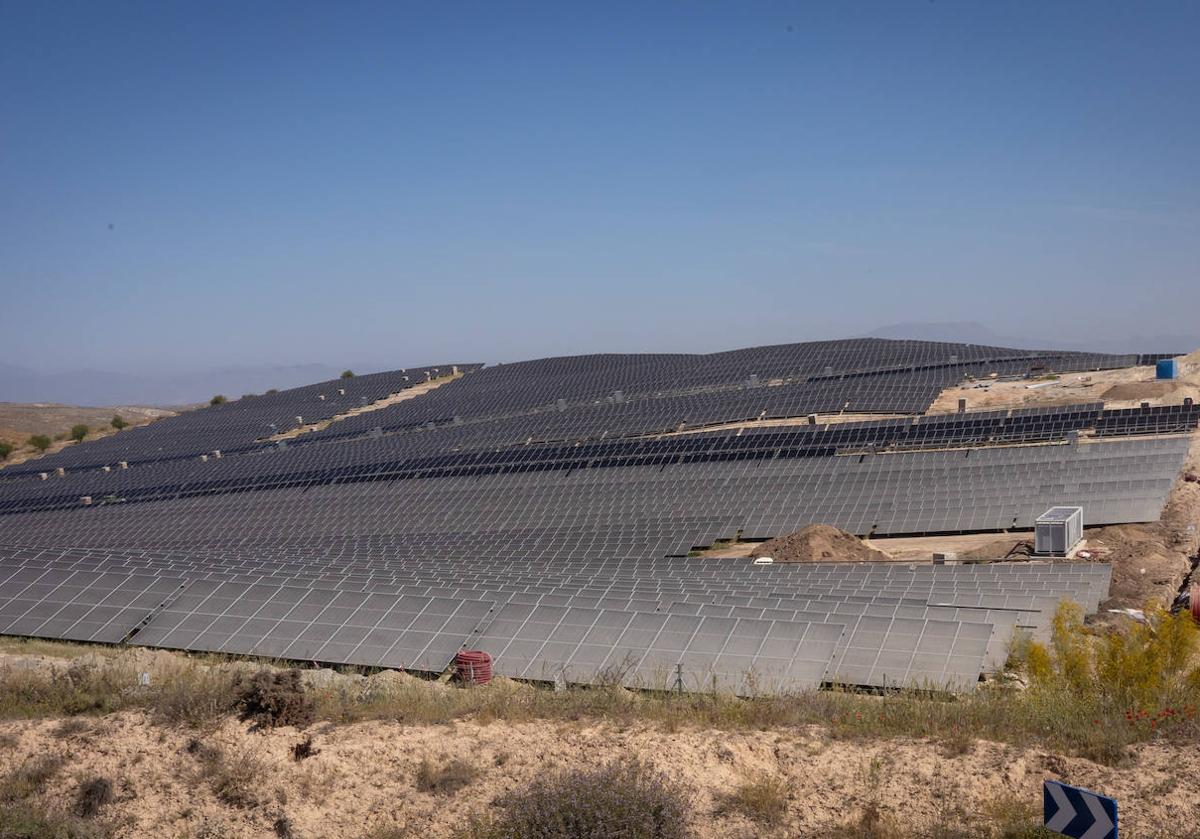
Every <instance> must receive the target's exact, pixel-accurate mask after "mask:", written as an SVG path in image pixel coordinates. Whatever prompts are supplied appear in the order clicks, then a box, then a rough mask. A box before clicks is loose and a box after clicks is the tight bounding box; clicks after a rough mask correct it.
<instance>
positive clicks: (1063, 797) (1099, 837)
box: [1042, 781, 1117, 839]
mask: <svg viewBox="0 0 1200 839" xmlns="http://www.w3.org/2000/svg"><path fill="white" fill-rule="evenodd" d="M1042 808H1043V812H1044V814H1045V818H1046V829H1047V830H1053V831H1055V832H1056V833H1061V834H1062V835H1063V836H1070V837H1072V839H1117V800H1116V799H1115V798H1109V797H1108V796H1105V795H1098V794H1096V793H1094V792H1088V791H1087V790H1085V789H1080V788H1079V787H1069V786H1067V785H1066V784H1060V783H1059V782H1058V781H1046V782H1045V783H1044V784H1043V786H1042Z"/></svg>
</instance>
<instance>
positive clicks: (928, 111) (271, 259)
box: [0, 0, 1200, 398]
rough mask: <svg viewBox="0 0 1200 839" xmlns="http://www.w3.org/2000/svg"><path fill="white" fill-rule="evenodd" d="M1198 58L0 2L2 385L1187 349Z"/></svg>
mask: <svg viewBox="0 0 1200 839" xmlns="http://www.w3.org/2000/svg"><path fill="white" fill-rule="evenodd" d="M1198 43H1200V4H1198V3H1192V2H1184V1H1182V0H1181V2H1160V3H1133V2H1121V3H1116V2H1095V1H1094V0H1092V2H1081V3H1061V2H1052V3H1046V2H1036V3H1026V4H1021V3H1008V2H994V0H988V2H977V3H967V2H941V1H940V0H939V2H902V0H892V2H886V3H878V4H861V3H841V2H836V3H835V2H828V3H820V4H818V3H811V4H787V3H734V2H726V3H696V2H686V3H679V4H670V3H646V2H638V3H629V4H621V3H613V2H603V3H593V4H589V5H588V6H585V5H584V4H580V3H561V2H556V3H544V4H509V3H498V2H489V3H480V4H466V3H455V2H446V3H419V4H418V3H410V4H402V3H386V4H385V3H379V4H368V3H314V4H305V3H278V4H272V3H265V2H254V3H246V2H237V3H209V2H206V3H182V2H161V0H156V2H149V3H144V4H143V3H133V2H90V1H89V2H86V3H78V4H75V3H55V2H34V0H22V2H14V0H0V285H2V287H3V296H2V300H0V361H6V362H9V363H13V364H21V365H28V366H33V367H46V368H67V367H77V366H89V367H100V368H106V369H120V370H154V371H159V370H163V369H169V368H172V367H186V368H188V369H194V368H201V367H206V366H213V365H224V364H230V363H239V362H244V363H248V364H258V363H300V362H327V363H331V364H339V363H341V360H342V359H346V360H347V362H352V361H355V360H360V359H368V360H371V361H383V362H389V361H394V363H395V364H397V365H399V364H413V363H421V362H432V361H443V360H448V359H451V360H457V359H480V360H513V359H518V358H525V357H531V356H537V355H545V354H557V353H566V352H588V351H597V350H628V351H632V350H706V349H723V348H728V347H734V346H745V345H750V344H756V343H767V342H782V341H791V340H804V339H809V338H819V337H832V336H837V335H840V334H850V333H855V332H863V331H866V330H868V329H871V328H873V327H875V326H879V325H882V324H886V323H891V322H896V321H913V320H976V321H981V322H983V323H986V324H988V325H989V326H992V327H994V328H996V329H998V330H1000V331H1002V332H1009V333H1013V332H1020V333H1024V334H1030V333H1034V334H1037V333H1044V334H1046V335H1049V336H1062V337H1063V338H1067V337H1070V338H1078V337H1079V336H1081V335H1085V334H1086V333H1087V331H1088V330H1089V329H1093V328H1098V329H1107V330H1116V331H1128V332H1137V333H1139V334H1150V335H1153V334H1156V333H1159V332H1166V333H1170V332H1174V333H1179V332H1193V333H1194V332H1196V331H1197V329H1198V321H1200V271H1198V264H1200V259H1198V256H1200V94H1198V91H1200V48H1198V47H1197V44H1198ZM110 225H111V228H110ZM1047 343H1051V341H1048V342H1047ZM1148 349H1152V350H1158V349H1161V348H1159V347H1150V348H1148ZM0 398H2V397H0Z"/></svg>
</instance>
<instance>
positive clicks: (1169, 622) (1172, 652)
mask: <svg viewBox="0 0 1200 839" xmlns="http://www.w3.org/2000/svg"><path fill="white" fill-rule="evenodd" d="M1198 635H1200V632H1198V631H1197V628H1196V627H1195V626H1194V625H1193V624H1191V623H1190V622H1189V621H1188V620H1187V619H1186V618H1183V617H1171V616H1168V615H1165V614H1158V615H1154V616H1152V625H1150V626H1140V625H1133V626H1131V627H1130V628H1129V629H1128V630H1127V631H1125V632H1122V633H1115V634H1111V635H1108V636H1104V637H1094V636H1093V635H1092V633H1091V631H1090V630H1089V629H1088V628H1087V627H1084V626H1083V624H1082V621H1081V620H1080V618H1079V615H1078V613H1077V612H1076V611H1073V610H1072V609H1071V607H1064V609H1063V610H1062V611H1061V612H1060V614H1059V615H1058V618H1057V620H1056V629H1055V632H1054V641H1053V643H1052V644H1051V645H1049V646H1048V647H1042V646H1040V645H1037V644H1028V645H1023V646H1019V647H1017V648H1015V649H1014V653H1013V657H1012V661H1011V664H1012V666H1014V667H1015V668H1018V669H1024V670H1027V671H1028V673H1029V675H1030V686H1029V688H1028V689H1027V690H1022V689H1016V688H1013V687H1010V686H1006V685H1005V684H1003V683H1001V684H994V685H988V686H981V687H980V689H979V690H978V691H977V692H976V693H974V694H970V695H963V696H957V697H951V696H946V695H941V696H938V695H928V694H925V695H922V694H917V693H912V692H900V693H889V694H886V695H882V696H879V695H868V694H863V693H855V692H840V691H819V692H810V693H802V694H797V695H791V696H774V697H767V696H764V697H757V698H752V699H738V698H735V697H732V696H729V695H725V694H716V693H689V694H682V695H681V694H674V693H667V692H643V693H641V694H638V695H635V694H633V693H631V692H630V691H628V690H625V689H623V688H620V687H616V686H608V687H601V688H591V689H587V688H572V689H569V690H565V691H551V690H546V689H540V688H533V687H529V686H524V685H518V684H515V683H512V682H508V681H506V680H503V679H500V680H497V681H496V682H494V683H493V684H492V685H490V686H488V687H485V688H470V689H460V688H453V687H449V686H447V685H444V684H439V683H431V682H426V681H422V680H420V679H416V678H407V677H398V678H393V679H390V680H375V679H362V678H357V679H356V678H336V677H335V678H333V679H331V680H330V681H328V682H326V683H325V684H324V686H322V687H320V688H316V689H314V688H310V687H305V686H304V685H303V684H302V680H301V676H300V673H299V672H298V671H295V670H291V671H272V670H269V669H263V668H261V667H260V668H259V670H260V672H259V673H258V675H255V676H253V677H251V678H249V679H247V678H246V672H247V668H248V665H245V664H239V663H236V662H231V661H228V660H222V659H219V658H216V657H212V658H209V659H202V660H194V659H184V658H182V657H180V658H175V659H165V660H163V661H161V662H160V663H158V664H157V665H156V668H155V670H154V672H153V673H152V677H151V685H150V686H149V687H139V685H138V672H137V668H136V667H134V666H133V663H132V662H131V661H130V660H129V658H128V657H127V656H113V657H110V658H106V659H105V658H101V659H92V662H93V663H92V664H91V665H88V666H71V667H69V668H67V669H65V670H64V669H63V668H62V667H58V668H56V669H54V670H50V669H41V670H39V669H27V668H8V669H0V719H20V718H54V717H63V716H77V715H82V714H88V715H98V714H106V713H109V712H113V711H118V710H127V709H141V710H145V711H147V712H148V713H150V714H151V715H152V716H153V718H154V719H155V720H157V721H158V722H160V723H162V724H169V725H173V724H183V725H186V726H189V727H191V728H194V729H197V730H205V729H207V728H210V727H212V726H213V725H214V724H215V723H217V722H219V721H220V720H222V719H225V718H227V717H228V716H229V715H231V714H233V713H235V711H237V710H239V709H240V711H241V713H242V715H243V716H244V717H245V718H248V719H252V720H253V721H255V722H256V723H259V724H265V725H270V724H272V723H274V724H300V725H303V724H305V723H307V722H308V721H310V720H313V719H318V720H326V721H330V722H334V723H353V722H360V721H369V720H385V721H395V722H400V723H403V724H407V725H440V724H445V723H450V722H454V721H458V720H472V721H476V722H478V723H480V724H486V723H488V722H489V721H492V720H504V721H506V722H510V723H520V722H531V721H551V722H553V721H577V720H596V721H608V722H612V723H615V724H618V725H621V724H634V723H650V724H652V725H657V726H660V727H661V728H663V729H664V730H667V731H671V732H674V731H678V730H685V729H688V728H695V729H710V730H711V729H716V730H751V729H757V730H765V729H772V728H787V727H799V726H806V725H813V724H816V725H820V726H822V727H823V728H825V729H826V730H827V731H829V732H830V733H831V734H832V735H833V736H834V737H837V738H843V739H878V738H883V739H886V738H890V737H912V738H929V739H933V740H936V741H938V742H940V743H942V744H943V748H944V750H945V752H946V753H947V754H951V755H961V754H965V753H967V752H968V751H969V750H970V749H971V748H972V747H973V745H972V744H973V742H974V740H975V739H976V738H978V739H984V740H992V741H996V742H1003V743H1010V744H1013V745H1017V746H1023V745H1033V744H1037V745H1038V746H1039V747H1041V748H1046V749H1053V750H1055V751H1058V752H1060V753H1064V754H1076V755H1081V756H1084V757H1088V758H1091V759H1093V760H1097V761H1099V762H1103V763H1106V764H1110V765H1115V764H1119V763H1120V762H1121V761H1122V760H1124V759H1125V757H1126V754H1127V751H1128V747H1129V746H1130V745H1131V744H1134V743H1139V742H1146V741H1149V740H1153V739H1156V738H1159V737H1169V738H1171V739H1175V740H1188V739H1192V740H1196V739H1200V715H1198V709H1197V707H1196V706H1197V704H1198V703H1200V668H1197V667H1196V666H1195V661H1196V650H1197V645H1198ZM81 730H82V729H81V727H80V726H79V724H77V723H69V724H68V727H65V728H63V729H61V733H62V736H64V737H66V736H74V735H75V734H77V733H79V732H80V731H81Z"/></svg>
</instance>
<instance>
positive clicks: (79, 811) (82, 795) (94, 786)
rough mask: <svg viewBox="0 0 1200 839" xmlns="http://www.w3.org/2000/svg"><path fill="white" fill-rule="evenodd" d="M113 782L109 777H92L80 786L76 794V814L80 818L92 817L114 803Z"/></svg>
mask: <svg viewBox="0 0 1200 839" xmlns="http://www.w3.org/2000/svg"><path fill="white" fill-rule="evenodd" d="M114 798H115V796H114V795H113V784H112V781H110V780H109V779H108V778H92V779H91V780H90V781H85V782H84V783H83V784H81V785H80V787H79V792H78V793H76V795H75V814H76V815H77V816H79V817H80V818H84V819H92V818H95V817H96V816H97V815H99V813H100V810H101V809H103V808H104V807H107V806H108V805H109V804H112V803H113V799H114Z"/></svg>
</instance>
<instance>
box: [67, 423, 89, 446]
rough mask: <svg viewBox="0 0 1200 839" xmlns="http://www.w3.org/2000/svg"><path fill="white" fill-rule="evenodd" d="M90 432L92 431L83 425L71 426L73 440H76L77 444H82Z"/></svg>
mask: <svg viewBox="0 0 1200 839" xmlns="http://www.w3.org/2000/svg"><path fill="white" fill-rule="evenodd" d="M89 430H90V429H89V428H88V427H87V426H86V425H83V424H82V423H80V424H79V425H72V426H71V439H72V440H74V441H75V442H76V443H82V442H83V438H84V437H86V436H87V435H88V431H89Z"/></svg>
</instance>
